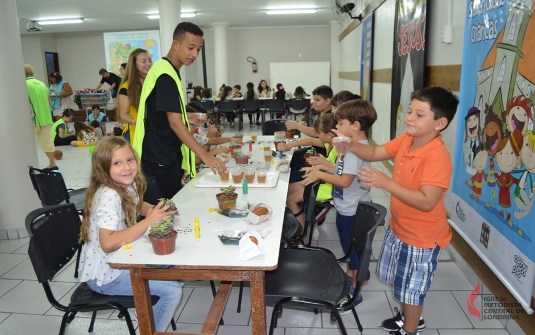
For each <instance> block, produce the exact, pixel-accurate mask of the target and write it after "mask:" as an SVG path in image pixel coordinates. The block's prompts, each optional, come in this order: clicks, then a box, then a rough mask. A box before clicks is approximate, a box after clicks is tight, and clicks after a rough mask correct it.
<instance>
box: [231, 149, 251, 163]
mask: <svg viewBox="0 0 535 335" xmlns="http://www.w3.org/2000/svg"><path fill="white" fill-rule="evenodd" d="M234 159H235V160H236V164H248V163H249V155H247V154H245V153H244V152H241V151H240V152H238V154H237V155H236V157H235V158H234Z"/></svg>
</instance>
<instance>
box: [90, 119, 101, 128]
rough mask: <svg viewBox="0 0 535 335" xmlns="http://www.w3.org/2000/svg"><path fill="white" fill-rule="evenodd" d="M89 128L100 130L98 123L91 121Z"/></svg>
mask: <svg viewBox="0 0 535 335" xmlns="http://www.w3.org/2000/svg"><path fill="white" fill-rule="evenodd" d="M91 126H92V127H93V128H100V122H98V121H97V120H93V121H91Z"/></svg>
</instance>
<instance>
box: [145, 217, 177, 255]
mask: <svg viewBox="0 0 535 335" xmlns="http://www.w3.org/2000/svg"><path fill="white" fill-rule="evenodd" d="M177 234H178V233H177V231H176V230H175V229H174V227H173V219H172V218H168V219H165V220H163V221H162V222H160V223H155V224H153V225H151V227H150V232H149V240H150V242H151V243H152V249H153V250H154V253H155V254H156V255H168V254H171V253H173V252H174V251H175V241H176V236H177Z"/></svg>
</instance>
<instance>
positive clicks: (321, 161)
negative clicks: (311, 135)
mask: <svg viewBox="0 0 535 335" xmlns="http://www.w3.org/2000/svg"><path fill="white" fill-rule="evenodd" d="M307 162H308V164H310V165H323V166H329V165H330V164H331V162H329V161H328V160H327V159H326V158H325V157H324V156H323V155H322V154H319V155H318V156H311V157H308V158H307Z"/></svg>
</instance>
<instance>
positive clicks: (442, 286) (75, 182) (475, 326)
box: [0, 123, 524, 335]
mask: <svg viewBox="0 0 535 335" xmlns="http://www.w3.org/2000/svg"><path fill="white" fill-rule="evenodd" d="M234 131H235V130H234V129H227V132H228V133H229V135H230V134H231V133H233V132H234ZM248 133H249V126H248V125H247V123H246V125H245V130H244V134H246V135H247V134H248ZM38 148H39V147H38ZM60 149H61V150H62V151H63V153H64V156H63V158H62V159H61V160H60V161H58V166H59V168H60V169H61V171H62V172H63V174H64V176H65V181H66V184H67V187H71V188H80V187H85V186H87V182H88V181H87V178H88V175H89V171H90V164H89V163H90V155H89V152H88V149H87V148H74V147H61V148H60ZM38 151H39V150H38ZM39 165H40V166H41V167H45V166H46V165H47V160H46V157H45V156H44V155H43V154H42V153H40V154H39ZM374 166H375V167H376V168H378V169H381V170H384V171H386V169H384V168H383V167H382V165H381V164H374ZM28 182H29V181H28ZM28 196H37V195H36V194H31V195H28ZM372 198H373V201H375V202H378V203H381V204H383V205H385V206H386V207H388V205H389V199H388V198H389V197H388V195H387V194H386V193H385V192H383V191H381V190H373V191H372ZM182 210H183V209H182ZM384 233H385V230H384V228H382V227H380V228H379V230H378V231H377V234H376V236H375V242H374V244H373V248H374V250H373V262H372V263H371V266H370V268H371V270H372V273H373V274H372V276H371V279H370V281H369V282H368V283H367V284H366V285H365V286H364V288H363V297H364V304H363V305H362V306H360V307H359V308H358V309H357V312H358V313H359V317H360V320H361V322H362V325H363V327H364V329H365V330H364V334H366V335H380V334H381V335H382V334H387V333H386V332H385V331H383V330H382V329H380V328H379V325H380V323H381V321H382V320H383V319H385V318H389V317H392V316H393V312H392V309H393V308H394V307H396V306H398V304H397V303H396V302H395V301H394V299H393V297H392V294H391V290H390V288H389V287H388V286H387V285H384V284H382V283H381V282H379V281H378V279H377V278H376V276H375V274H374V272H373V271H374V270H375V265H376V262H375V261H376V259H377V256H378V253H379V250H380V247H381V241H382V238H383V236H384ZM314 244H315V245H319V246H322V247H327V248H329V249H331V250H333V251H334V252H335V254H336V255H338V256H340V255H342V251H341V247H340V243H339V240H338V233H337V231H336V227H335V224H334V211H331V212H330V213H329V215H328V218H327V221H326V223H325V224H324V225H322V226H321V227H319V228H318V229H317V231H316V232H315V234H314ZM27 249H28V239H27V238H25V239H20V240H0V334H6V335H7V334H19V335H26V334H56V333H57V332H58V330H59V325H60V322H61V317H60V316H61V315H62V314H61V313H60V312H59V311H57V310H55V309H54V308H53V307H51V305H50V304H49V302H48V301H47V299H46V297H45V294H44V291H43V289H42V286H41V285H40V284H39V283H38V282H37V280H36V277H35V274H34V271H33V268H32V265H31V263H30V260H29V258H28V255H27ZM73 273H74V267H73V265H72V264H71V265H69V266H68V267H66V268H65V269H64V270H63V271H62V272H61V273H60V274H59V275H58V276H57V277H56V278H55V279H54V282H53V283H52V289H53V291H54V293H55V294H56V295H57V296H58V297H62V301H68V299H69V297H70V294H71V293H72V290H73V288H74V287H75V285H76V279H75V278H73ZM473 288H474V287H473V286H472V285H471V284H470V282H469V281H468V279H467V278H466V277H465V276H464V275H463V273H462V272H461V271H460V270H459V267H458V266H457V265H456V264H455V263H454V262H453V261H452V259H451V258H450V256H449V255H448V253H447V252H446V251H444V252H443V253H442V255H441V258H440V264H439V267H438V269H437V272H436V275H435V280H434V283H433V285H432V286H431V290H430V292H429V293H428V296H427V299H426V304H425V307H424V311H423V315H424V317H425V320H426V323H427V328H426V330H425V334H428V335H431V334H441V335H502V334H514V335H517V334H524V333H523V332H522V331H521V330H520V327H518V326H517V325H516V324H515V325H509V327H508V329H514V331H513V330H511V331H510V332H508V331H507V330H505V329H504V325H502V323H501V322H499V321H496V320H493V321H488V320H485V321H483V322H480V321H479V320H477V318H475V317H473V316H471V315H470V314H469V313H468V311H467V298H468V295H469V293H470V291H471V290H473ZM248 292H249V291H248V289H247V288H246V290H245V294H244V300H243V302H242V312H241V313H236V306H237V299H238V289H237V288H234V289H233V291H232V294H231V296H230V299H229V301H228V303H227V307H226V310H225V313H224V316H223V318H224V321H225V325H224V326H221V327H220V328H219V331H218V334H222V335H224V334H232V335H239V334H251V327H250V325H251V311H250V308H251V305H250V300H249V294H248ZM211 301H212V293H211V291H210V288H209V286H207V283H206V282H187V283H186V285H185V287H184V294H183V298H182V301H181V304H180V307H179V308H178V310H177V311H176V313H175V319H176V322H177V326H178V331H180V332H182V333H195V332H197V333H198V332H200V330H201V328H202V323H203V322H204V319H205V317H206V314H207V312H208V309H209V306H210V304H211ZM271 311H272V308H271V307H269V306H268V308H267V316H268V323H269V318H270V316H271ZM79 315H80V317H77V318H75V320H74V321H73V322H72V323H71V324H70V325H69V326H68V327H67V334H71V335H72V334H86V332H87V328H88V327H89V317H90V315H89V314H88V313H81V314H79ZM343 320H344V323H345V325H346V327H347V328H348V331H349V333H353V334H356V333H357V332H358V330H357V329H356V323H355V320H354V319H353V317H352V316H351V315H345V316H343ZM510 322H513V321H510ZM278 324H279V326H278V328H277V329H276V330H275V334H281V335H282V334H286V335H305V334H307V335H315V334H318V335H320V334H321V335H331V334H332V335H335V334H339V330H338V325H337V324H336V323H332V322H330V320H329V313H321V312H320V314H318V315H315V314H314V313H313V312H312V311H310V310H302V309H291V308H286V309H285V310H284V313H283V316H282V318H281V319H280V320H279V322H278ZM136 326H137V325H136ZM169 331H170V328H169ZM126 333H127V330H126V325H125V323H124V321H122V320H121V319H118V318H117V313H115V312H113V313H112V312H101V313H99V314H98V320H97V322H96V323H95V330H94V334H126Z"/></svg>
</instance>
